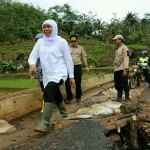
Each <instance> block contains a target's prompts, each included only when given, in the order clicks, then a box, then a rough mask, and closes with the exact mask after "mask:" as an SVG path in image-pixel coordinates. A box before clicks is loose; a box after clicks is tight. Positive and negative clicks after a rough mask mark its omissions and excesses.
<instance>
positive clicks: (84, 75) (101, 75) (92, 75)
mask: <svg viewBox="0 0 150 150" xmlns="http://www.w3.org/2000/svg"><path fill="white" fill-rule="evenodd" d="M105 74H106V73H104V72H100V73H98V74H97V73H84V74H83V75H82V79H83V80H85V79H88V78H92V77H103V76H104V75H105Z"/></svg>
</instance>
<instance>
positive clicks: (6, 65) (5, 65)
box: [0, 60, 17, 72]
mask: <svg viewBox="0 0 150 150" xmlns="http://www.w3.org/2000/svg"><path fill="white" fill-rule="evenodd" d="M0 65H1V68H2V72H4V71H14V70H16V69H17V64H16V63H14V62H13V60H9V61H6V60H4V61H1V62H0Z"/></svg>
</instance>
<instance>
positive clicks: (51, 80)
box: [28, 20, 75, 132]
mask: <svg viewBox="0 0 150 150" xmlns="http://www.w3.org/2000/svg"><path fill="white" fill-rule="evenodd" d="M42 29H43V33H44V37H43V38H41V39H39V40H38V41H37V43H36V44H35V45H34V47H33V50H32V52H31V54H30V56H29V59H28V62H29V65H30V69H29V72H30V73H31V74H35V73H36V71H37V68H36V62H37V59H38V58H39V59H40V61H41V66H42V71H43V83H44V94H43V98H44V101H45V104H44V112H43V114H42V122H41V124H40V125H39V126H38V127H36V128H35V129H34V131H36V132H48V127H49V122H50V118H51V114H52V110H53V105H54V103H55V104H56V106H57V108H58V109H59V111H60V114H61V119H63V118H65V117H67V113H66V108H65V104H64V101H63V97H62V94H61V92H60V89H59V87H60V85H62V84H63V83H64V82H65V81H66V79H67V75H68V74H69V78H70V84H71V85H72V86H73V87H75V81H74V73H73V70H74V68H73V62H72V58H71V55H70V51H69V47H68V43H67V41H66V40H65V39H63V38H61V37H60V36H58V28H57V23H56V22H55V21H54V20H45V21H44V23H43V24H42Z"/></svg>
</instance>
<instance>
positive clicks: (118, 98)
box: [116, 92, 122, 102]
mask: <svg viewBox="0 0 150 150" xmlns="http://www.w3.org/2000/svg"><path fill="white" fill-rule="evenodd" d="M116 101H118V102H122V92H117V98H116Z"/></svg>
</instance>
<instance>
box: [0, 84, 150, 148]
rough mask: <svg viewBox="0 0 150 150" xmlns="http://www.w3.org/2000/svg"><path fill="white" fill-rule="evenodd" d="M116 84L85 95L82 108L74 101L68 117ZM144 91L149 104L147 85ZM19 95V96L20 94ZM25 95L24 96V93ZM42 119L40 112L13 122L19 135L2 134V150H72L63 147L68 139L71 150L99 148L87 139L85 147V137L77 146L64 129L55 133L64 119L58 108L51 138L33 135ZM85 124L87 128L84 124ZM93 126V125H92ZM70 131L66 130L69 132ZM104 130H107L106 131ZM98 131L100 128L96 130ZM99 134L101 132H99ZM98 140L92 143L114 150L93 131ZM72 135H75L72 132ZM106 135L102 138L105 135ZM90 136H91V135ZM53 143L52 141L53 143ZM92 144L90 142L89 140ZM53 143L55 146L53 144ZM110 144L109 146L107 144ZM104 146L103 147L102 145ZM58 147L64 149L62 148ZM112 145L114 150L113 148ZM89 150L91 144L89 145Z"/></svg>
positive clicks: (68, 107)
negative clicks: (55, 125) (57, 120)
mask: <svg viewBox="0 0 150 150" xmlns="http://www.w3.org/2000/svg"><path fill="white" fill-rule="evenodd" d="M113 85H114V84H113V83H107V84H104V85H101V86H99V87H95V88H93V89H91V90H88V91H85V92H83V96H82V103H80V104H78V103H77V102H76V100H75V99H73V100H72V102H71V104H68V105H66V108H67V112H68V114H70V113H73V112H76V111H77V110H78V109H79V108H81V107H82V106H83V105H84V106H86V105H87V106H88V105H89V103H91V102H89V101H87V99H89V98H92V97H93V96H96V95H99V94H101V92H103V91H105V90H106V89H108V88H111V87H113ZM138 88H139V89H140V88H144V90H143V92H142V93H141V95H142V96H143V97H144V98H145V99H148V100H149V97H150V96H149V88H147V87H146V86H145V83H142V84H141V86H140V87H138ZM18 93H19V92H18ZM20 94H21V92H20ZM41 116H42V114H41V113H40V110H38V111H35V112H32V113H31V114H29V115H27V116H24V117H22V118H20V119H18V120H16V121H14V122H11V123H10V124H12V125H14V126H15V127H16V128H17V131H15V132H14V133H11V134H0V150H34V149H37V150H48V149H50V150H55V149H57V150H68V149H66V148H65V147H62V143H63V141H65V140H66V139H67V137H68V138H70V139H69V141H68V143H67V144H69V143H70V145H74V146H70V149H73V150H75V149H76V150H78V149H80V150H85V149H84V148H85V143H89V147H87V148H86V150H88V149H89V150H90V149H91V148H92V147H90V146H94V145H95V146H97V145H96V143H91V142H92V141H86V139H84V143H81V142H80V141H81V139H83V138H82V137H80V138H81V139H78V140H77V142H76V143H75V142H72V141H73V140H74V138H77V137H74V138H71V136H70V134H67V135H65V136H63V135H62V134H63V132H62V130H63V129H59V130H54V124H53V123H54V122H55V121H56V119H57V118H58V117H59V116H60V115H59V112H58V110H57V108H56V107H54V110H53V114H52V118H51V123H50V128H49V133H48V134H43V133H36V132H34V131H33V128H34V127H36V126H37V125H38V124H39V123H40V122H41ZM80 123H81V124H80V125H81V126H82V125H83V124H86V123H85V122H80ZM82 123H83V124H82ZM88 124H89V125H90V124H91V126H92V123H91V122H90V123H88ZM74 128H76V126H74ZM87 128H89V126H87ZM98 128H102V127H100V126H97V129H98ZM65 130H66V129H65ZM83 130H84V128H81V130H80V131H78V130H77V132H80V133H81V134H82V135H84V134H86V133H83V132H82V131H83ZM102 130H104V129H102ZM68 131H72V127H68V130H67V131H66V132H68ZM95 131H96V128H95ZM98 131H99V130H98ZM59 132H60V133H61V135H62V136H59ZM91 132H92V133H93V134H94V136H91V137H90V139H91V138H92V139H95V140H96V139H98V138H101V139H103V141H102V145H103V146H104V147H105V148H103V150H105V149H106V150H110V149H113V143H112V142H111V141H110V140H109V139H108V138H106V139H105V138H104V137H105V136H104V135H103V138H102V137H97V136H95V135H96V134H95V133H94V130H93V131H91ZM69 133H71V132H69ZM73 134H75V133H74V132H72V135H73ZM101 135H102V134H101ZM87 136H88V135H87ZM50 139H51V140H50ZM87 139H88V140H89V138H87ZM50 141H51V143H50ZM105 143H107V144H105ZM98 144H100V143H98ZM58 145H59V146H60V147H58ZM78 145H81V147H78ZM110 145H111V146H110ZM87 146H88V144H87ZM93 150H97V149H93Z"/></svg>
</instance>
